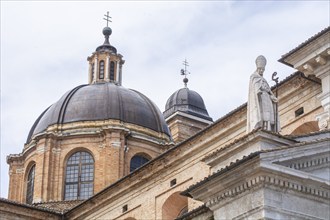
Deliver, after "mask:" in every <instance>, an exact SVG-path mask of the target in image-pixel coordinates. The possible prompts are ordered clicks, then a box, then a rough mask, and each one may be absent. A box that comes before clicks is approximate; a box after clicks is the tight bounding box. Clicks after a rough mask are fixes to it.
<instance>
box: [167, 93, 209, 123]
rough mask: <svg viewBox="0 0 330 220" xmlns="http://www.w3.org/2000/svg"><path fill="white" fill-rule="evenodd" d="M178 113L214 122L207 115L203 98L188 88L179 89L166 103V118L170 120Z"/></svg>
mask: <svg viewBox="0 0 330 220" xmlns="http://www.w3.org/2000/svg"><path fill="white" fill-rule="evenodd" d="M177 111H180V112H185V113H187V114H190V115H194V116H197V117H200V118H203V119H205V120H208V121H212V118H211V117H210V116H209V114H208V113H207V110H206V107H205V104H204V101H203V99H202V97H201V96H200V95H199V94H198V93H197V92H195V91H193V90H190V89H188V88H182V89H179V90H178V91H176V92H175V93H173V94H172V95H171V96H170V98H169V99H168V100H167V102H166V106H165V112H164V116H165V118H168V117H169V116H170V115H172V114H173V113H175V112H177Z"/></svg>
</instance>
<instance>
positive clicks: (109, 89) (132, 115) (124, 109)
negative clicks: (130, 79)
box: [27, 83, 170, 143]
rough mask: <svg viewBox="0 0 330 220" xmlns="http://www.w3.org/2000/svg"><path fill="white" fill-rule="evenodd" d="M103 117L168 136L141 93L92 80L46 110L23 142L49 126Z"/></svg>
mask: <svg viewBox="0 0 330 220" xmlns="http://www.w3.org/2000/svg"><path fill="white" fill-rule="evenodd" d="M106 119H117V120H120V121H122V122H126V123H131V124H135V125H139V126H142V127H145V128H149V129H151V130H154V131H157V132H160V133H165V134H166V135H168V136H170V132H169V129H168V126H167V124H166V122H165V120H164V116H163V115H162V113H161V112H160V110H159V109H158V107H157V106H156V105H155V104H154V103H153V102H152V101H151V100H150V99H148V98H147V97H146V96H145V95H143V94H141V93H140V92H137V91H135V90H131V89H126V88H124V87H122V86H118V85H115V84H114V83H96V84H89V85H81V86H78V87H76V88H74V89H72V90H70V91H68V92H67V93H65V94H64V95H63V96H62V98H61V99H60V100H59V101H57V102H56V103H55V104H53V105H51V106H50V107H49V108H48V109H46V110H45V111H44V112H43V113H42V114H41V115H40V116H39V118H38V119H37V120H36V122H35V123H34V125H33V126H32V128H31V130H30V133H29V135H28V138H27V143H28V142H30V140H31V138H32V137H33V136H34V135H35V134H38V133H40V132H43V131H45V130H46V129H47V128H48V126H50V125H54V124H64V123H70V122H78V121H97V120H106Z"/></svg>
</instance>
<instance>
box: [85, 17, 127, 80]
mask: <svg viewBox="0 0 330 220" xmlns="http://www.w3.org/2000/svg"><path fill="white" fill-rule="evenodd" d="M104 16H105V18H104V20H106V21H107V26H106V27H104V28H103V31H102V33H103V35H104V38H105V40H104V43H103V44H102V45H100V46H98V47H97V48H96V50H95V52H94V53H93V54H92V55H91V56H90V57H88V58H87V60H88V62H89V71H88V83H89V84H95V83H104V82H111V83H114V84H115V85H120V86H121V85H122V66H123V64H124V63H125V60H123V59H122V58H123V56H122V55H121V54H119V53H117V49H116V48H115V47H114V46H112V45H111V44H110V41H109V38H110V35H111V34H112V29H111V28H110V27H109V26H108V24H109V22H111V20H110V18H111V17H110V16H109V12H107V14H106V15H104Z"/></svg>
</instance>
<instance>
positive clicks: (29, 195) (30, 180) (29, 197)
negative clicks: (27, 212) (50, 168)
mask: <svg viewBox="0 0 330 220" xmlns="http://www.w3.org/2000/svg"><path fill="white" fill-rule="evenodd" d="M35 170H36V165H33V166H32V167H31V169H30V171H29V174H28V177H27V183H26V203H27V204H32V202H33V193H34V176H35Z"/></svg>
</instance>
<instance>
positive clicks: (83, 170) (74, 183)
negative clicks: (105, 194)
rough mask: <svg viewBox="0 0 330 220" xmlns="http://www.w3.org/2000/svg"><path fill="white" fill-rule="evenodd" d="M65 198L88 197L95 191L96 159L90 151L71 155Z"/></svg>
mask: <svg viewBox="0 0 330 220" xmlns="http://www.w3.org/2000/svg"><path fill="white" fill-rule="evenodd" d="M65 171H66V172H65V187H64V190H65V191H64V200H76V199H87V198H89V197H91V196H92V195H93V191H94V159H93V157H92V155H91V154H90V153H88V152H85V151H81V152H76V153H74V154H73V155H71V156H70V158H69V159H68V161H67V163H66V170H65Z"/></svg>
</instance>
